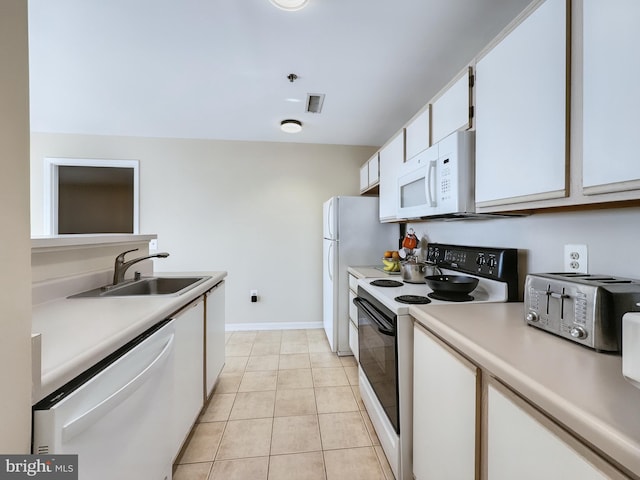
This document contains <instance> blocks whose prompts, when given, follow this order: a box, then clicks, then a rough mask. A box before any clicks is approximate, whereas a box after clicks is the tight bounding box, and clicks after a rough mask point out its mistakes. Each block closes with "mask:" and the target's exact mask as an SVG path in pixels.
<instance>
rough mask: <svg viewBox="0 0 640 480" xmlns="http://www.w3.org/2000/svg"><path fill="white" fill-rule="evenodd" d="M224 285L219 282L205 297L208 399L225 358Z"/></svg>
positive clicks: (206, 386) (206, 390) (206, 387)
mask: <svg viewBox="0 0 640 480" xmlns="http://www.w3.org/2000/svg"><path fill="white" fill-rule="evenodd" d="M224 297H225V283H224V282H220V283H219V284H218V285H216V286H215V287H213V288H212V289H211V290H209V292H207V296H206V305H207V309H206V313H207V316H206V319H205V325H206V328H205V348H206V356H205V358H206V361H205V364H206V385H205V395H206V397H209V395H211V392H212V391H213V387H214V386H215V384H216V380H218V376H219V375H220V372H221V371H222V367H223V366H224V358H225V353H224V352H225V350H224V345H225V341H224V340H225V338H224V326H225V325H224V324H225V298H224Z"/></svg>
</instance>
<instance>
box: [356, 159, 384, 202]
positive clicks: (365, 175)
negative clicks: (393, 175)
mask: <svg viewBox="0 0 640 480" xmlns="http://www.w3.org/2000/svg"><path fill="white" fill-rule="evenodd" d="M379 180H380V159H379V157H378V152H376V153H375V155H373V157H371V158H370V159H369V160H367V161H366V162H365V163H364V165H362V166H361V167H360V193H369V192H371V191H375V190H374V189H375V187H377V186H378V182H379Z"/></svg>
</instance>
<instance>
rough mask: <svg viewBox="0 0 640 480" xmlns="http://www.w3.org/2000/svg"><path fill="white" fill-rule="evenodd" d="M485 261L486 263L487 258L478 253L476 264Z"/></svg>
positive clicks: (481, 263)
mask: <svg viewBox="0 0 640 480" xmlns="http://www.w3.org/2000/svg"><path fill="white" fill-rule="evenodd" d="M485 263H487V259H486V258H484V255H478V257H477V258H476V265H484V264H485Z"/></svg>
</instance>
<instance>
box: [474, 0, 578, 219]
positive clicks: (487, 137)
mask: <svg viewBox="0 0 640 480" xmlns="http://www.w3.org/2000/svg"><path fill="white" fill-rule="evenodd" d="M566 2H567V0H547V1H546V2H544V3H543V4H542V5H541V6H539V7H538V8H537V9H536V10H535V11H533V12H532V13H531V15H529V16H528V17H527V18H526V19H525V20H524V21H523V22H522V23H520V24H519V25H518V26H516V27H515V29H514V30H512V31H511V32H510V33H509V34H508V35H507V36H506V37H504V38H503V39H502V40H501V41H500V43H498V44H497V45H496V46H495V47H494V48H493V49H491V50H490V51H489V52H488V53H487V54H486V55H485V56H484V57H483V58H481V59H480V60H479V61H478V63H477V65H476V74H475V77H476V78H475V94H476V108H475V118H476V122H475V125H476V203H477V204H478V206H479V207H483V206H492V205H502V204H509V203H517V202H524V201H529V200H542V199H548V198H560V197H564V196H566V195H567V191H568V188H567V175H566V169H567V154H566V145H567V125H566V112H567V92H566V84H567V54H566V45H567V28H566V23H567V5H566Z"/></svg>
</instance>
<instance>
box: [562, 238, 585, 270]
mask: <svg viewBox="0 0 640 480" xmlns="http://www.w3.org/2000/svg"><path fill="white" fill-rule="evenodd" d="M564 271H565V272H573V273H589V256H588V253H587V246H586V245H576V244H568V245H565V246H564Z"/></svg>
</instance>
